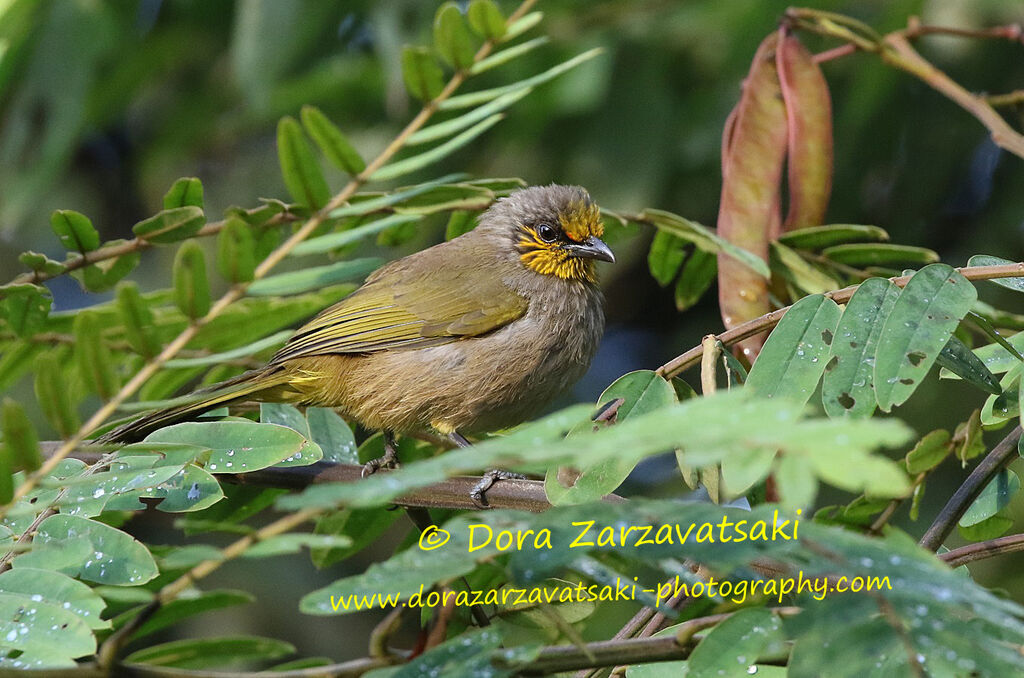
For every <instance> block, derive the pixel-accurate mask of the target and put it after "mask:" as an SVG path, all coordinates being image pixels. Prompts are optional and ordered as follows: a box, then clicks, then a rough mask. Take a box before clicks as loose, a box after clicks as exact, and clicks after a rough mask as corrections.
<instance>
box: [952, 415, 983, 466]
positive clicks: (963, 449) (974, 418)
mask: <svg viewBox="0 0 1024 678" xmlns="http://www.w3.org/2000/svg"><path fill="white" fill-rule="evenodd" d="M983 420H984V417H983V415H982V413H981V412H979V411H978V410H974V411H973V412H971V416H970V417H968V419H967V421H965V422H963V423H961V424H958V425H957V427H956V431H955V432H954V433H953V444H954V452H955V453H956V457H957V459H959V460H960V461H961V462H963V463H964V464H966V462H967V460H968V459H974V458H975V457H977V456H979V455H981V454H984V453H985V440H984V438H983V436H984V431H982V430H981V425H982V423H983Z"/></svg>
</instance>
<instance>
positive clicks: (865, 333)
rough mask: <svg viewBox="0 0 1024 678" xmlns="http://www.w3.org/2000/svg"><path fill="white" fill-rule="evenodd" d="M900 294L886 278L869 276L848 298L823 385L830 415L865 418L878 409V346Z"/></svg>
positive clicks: (826, 406)
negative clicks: (874, 381) (876, 379)
mask: <svg viewBox="0 0 1024 678" xmlns="http://www.w3.org/2000/svg"><path fill="white" fill-rule="evenodd" d="M899 295H900V290H899V288H898V287H896V285H893V284H892V283H891V282H890V281H888V280H886V279H885V278H869V279H868V280H865V281H864V282H863V283H861V285H860V287H858V288H857V291H856V292H855V293H854V295H853V297H852V298H851V299H850V301H848V302H847V304H846V311H844V313H843V317H842V318H840V320H839V326H838V327H836V336H835V339H834V340H833V341H832V355H833V358H832V360H831V361H830V362H829V364H828V365H827V366H826V367H825V379H824V381H823V382H822V387H821V400H822V404H823V405H824V406H825V412H826V413H827V414H828V416H830V417H841V416H850V417H856V418H863V417H870V416H871V413H872V412H874V411H875V393H874V384H873V379H874V360H875V349H876V347H877V345H878V337H879V335H880V334H881V333H882V325H883V324H884V323H885V319H886V318H888V317H889V314H890V313H891V312H892V308H893V306H894V305H895V304H896V299H897V298H898V297H899Z"/></svg>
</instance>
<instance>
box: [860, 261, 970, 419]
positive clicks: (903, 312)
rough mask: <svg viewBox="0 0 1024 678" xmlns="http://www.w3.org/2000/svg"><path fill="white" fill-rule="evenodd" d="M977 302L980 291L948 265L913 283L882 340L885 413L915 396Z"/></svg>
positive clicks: (880, 380) (879, 367)
mask: <svg viewBox="0 0 1024 678" xmlns="http://www.w3.org/2000/svg"><path fill="white" fill-rule="evenodd" d="M977 297H978V292H977V290H975V289H974V285H972V284H971V283H970V281H968V280H967V279H966V278H964V277H963V276H962V275H960V274H959V273H957V272H956V271H955V270H954V269H953V268H952V267H950V266H947V265H946V264H931V265H929V266H926V267H924V268H923V269H921V270H920V271H918V272H917V273H916V274H915V275H914V277H913V278H911V279H910V282H909V283H907V286H906V287H905V288H904V290H903V293H902V294H900V296H899V298H898V299H897V300H896V303H895V305H894V306H893V309H892V312H891V313H890V314H889V317H888V318H886V321H885V324H884V325H883V326H882V331H881V333H880V335H879V337H878V348H877V350H876V355H875V380H874V382H875V394H876V395H877V397H878V405H879V407H880V408H881V409H882V411H884V412H889V411H890V410H891V409H892V408H893V406H895V405H900V404H902V403H903V402H905V401H906V400H907V398H909V397H910V396H911V394H913V392H914V390H915V389H916V388H917V387H918V385H919V384H920V383H921V381H922V380H923V379H924V377H925V375H927V374H928V371H929V370H930V369H931V366H932V364H933V363H934V362H935V360H936V358H937V357H938V355H939V352H940V351H941V350H942V347H943V346H945V345H946V343H947V342H948V341H949V338H950V337H951V336H952V335H953V330H955V329H956V326H957V325H958V324H959V322H960V320H961V319H962V318H963V317H964V315H965V314H966V313H967V311H969V310H970V308H971V304H972V303H974V300H975V299H977Z"/></svg>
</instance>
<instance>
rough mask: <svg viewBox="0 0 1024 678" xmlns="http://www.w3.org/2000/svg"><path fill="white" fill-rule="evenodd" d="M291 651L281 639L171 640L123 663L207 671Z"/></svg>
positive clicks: (240, 637)
mask: <svg viewBox="0 0 1024 678" xmlns="http://www.w3.org/2000/svg"><path fill="white" fill-rule="evenodd" d="M293 652H295V646H293V645H292V644H291V643H286V642H284V641H283V640H275V639H274V638H261V637H259V636H222V637H220V638H203V639H200V640H174V641H171V642H169V643H162V644H160V645H154V646H152V647H147V648H143V649H141V650H137V651H135V652H133V653H131V654H130V655H128V656H127V657H126V658H125V660H124V662H125V664H129V665H130V664H148V665H150V666H172V667H176V668H179V669H208V668H222V667H230V666H235V665H239V664H243V665H244V664H248V663H250V662H253V661H266V660H271V659H279V658H281V657H284V656H287V655H289V654H292V653H293Z"/></svg>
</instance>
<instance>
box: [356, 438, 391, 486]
mask: <svg viewBox="0 0 1024 678" xmlns="http://www.w3.org/2000/svg"><path fill="white" fill-rule="evenodd" d="M383 434H384V456H383V457H377V458H376V459H371V460H370V461H368V462H366V463H365V464H363V470H362V472H361V473H360V475H361V476H362V477H363V478H365V477H366V476H368V475H373V474H374V473H376V472H377V471H379V470H380V469H382V468H397V467H398V450H397V449H396V448H395V434H394V433H392V432H391V431H384V432H383Z"/></svg>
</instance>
